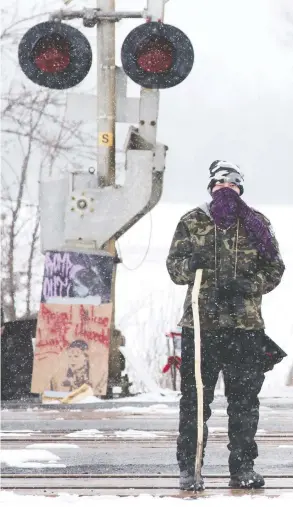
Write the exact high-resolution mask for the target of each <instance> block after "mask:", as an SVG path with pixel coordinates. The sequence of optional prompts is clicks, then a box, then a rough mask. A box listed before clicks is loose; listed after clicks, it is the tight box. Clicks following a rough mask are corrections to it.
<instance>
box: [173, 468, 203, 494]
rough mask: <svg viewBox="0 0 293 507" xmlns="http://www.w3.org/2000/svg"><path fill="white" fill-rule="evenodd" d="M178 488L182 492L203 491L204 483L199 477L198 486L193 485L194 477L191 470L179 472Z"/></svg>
mask: <svg viewBox="0 0 293 507" xmlns="http://www.w3.org/2000/svg"><path fill="white" fill-rule="evenodd" d="M179 488H180V489H181V490H183V491H194V490H196V491H202V490H203V489H204V481H203V478H202V476H200V482H199V484H195V476H194V471H193V470H182V471H181V472H180V479H179Z"/></svg>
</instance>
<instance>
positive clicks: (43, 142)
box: [0, 0, 96, 319]
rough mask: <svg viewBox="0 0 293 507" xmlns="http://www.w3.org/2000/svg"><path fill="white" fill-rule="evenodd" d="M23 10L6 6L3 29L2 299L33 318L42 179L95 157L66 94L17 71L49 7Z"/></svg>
mask: <svg viewBox="0 0 293 507" xmlns="http://www.w3.org/2000/svg"><path fill="white" fill-rule="evenodd" d="M49 3H50V2H49ZM53 3H54V2H52V0H51V4H53ZM4 4H5V2H4ZM20 7H22V4H17V3H13V4H11V2H9V3H8V2H6V6H5V5H4V6H3V7H2V9H1V14H2V20H4V23H2V32H1V34H0V39H1V42H2V60H3V61H5V63H6V65H5V66H3V67H4V68H5V69H6V70H5V73H6V75H5V76H4V79H3V86H2V90H3V91H2V96H1V103H2V111H1V116H2V122H1V134H2V135H1V137H2V171H1V180H2V181H1V183H2V203H3V204H2V214H1V243H2V260H1V264H2V280H3V283H2V294H1V304H2V308H3V310H4V314H5V317H6V318H8V319H15V318H16V317H20V316H23V315H27V316H28V315H30V314H31V313H32V312H35V311H36V305H37V304H38V299H39V296H37V295H36V284H37V281H38V283H40V280H41V271H42V269H41V266H42V257H41V254H40V244H39V231H40V222H39V206H38V187H39V181H40V177H42V174H46V175H47V176H54V175H58V174H60V173H62V172H63V171H66V170H68V168H69V167H72V166H73V167H74V168H75V169H76V170H80V169H83V167H84V165H85V164H87V165H91V164H92V161H93V160H95V158H96V147H95V145H96V142H95V132H88V131H86V126H84V125H82V123H81V122H70V121H68V120H67V116H66V112H67V96H66V93H65V92H62V91H60V92H59V91H58V92H54V91H52V90H48V89H42V88H39V87H37V86H35V85H33V84H32V83H30V82H29V81H28V80H27V79H26V78H25V77H24V76H23V75H22V74H20V71H19V70H18V67H17V61H16V60H17V44H18V42H19V40H20V38H21V37H22V35H23V34H24V32H25V31H26V30H27V29H28V27H29V26H31V25H32V24H34V23H36V22H40V21H42V20H43V19H42V18H44V16H46V18H47V15H46V11H48V10H49V8H50V7H51V5H48V2H47V3H46V4H45V3H44V2H43V8H44V7H45V8H44V10H43V13H42V14H40V12H41V7H40V4H37V3H36V5H35V6H34V7H32V9H31V11H30V12H29V15H28V16H25V17H23V18H21V17H20V16H19V8H20ZM7 69H8V70H7ZM20 76H21V77H20ZM85 169H87V167H85Z"/></svg>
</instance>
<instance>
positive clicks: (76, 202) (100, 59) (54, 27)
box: [18, 0, 194, 385]
mask: <svg viewBox="0 0 293 507" xmlns="http://www.w3.org/2000/svg"><path fill="white" fill-rule="evenodd" d="M167 1H168V0H148V1H147V7H146V9H145V10H143V11H141V12H140V11H138V12H130V11H129V12H118V11H116V10H115V0H97V8H93V9H83V10H81V11H78V10H77V11H73V10H72V11H71V10H69V9H65V10H60V11H59V12H55V13H53V14H52V15H51V16H50V20H49V21H47V22H43V23H39V24H37V25H35V26H33V27H32V28H30V29H29V30H28V31H27V32H26V33H25V35H24V36H23V38H22V40H21V42H20V44H19V49H18V58H19V64H20V66H21V69H22V71H23V72H24V74H25V75H26V76H27V77H28V79H30V80H31V81H32V82H34V83H35V84H37V85H39V86H44V87H47V88H51V89H55V90H66V89H70V88H72V87H74V86H76V85H78V84H79V83H81V82H82V81H83V80H84V79H85V77H86V76H87V74H88V72H89V70H90V68H91V66H92V50H91V46H90V44H89V42H88V40H87V38H86V37H85V36H84V35H83V34H82V33H81V32H80V31H79V30H78V29H76V28H74V27H72V26H70V25H69V24H68V23H66V22H64V21H66V20H67V21H68V20H71V19H76V18H80V19H82V21H83V24H84V26H85V27H95V26H96V27H97V97H96V100H97V127H98V150H97V168H90V169H87V168H85V169H84V170H83V171H80V172H77V171H76V170H75V169H74V168H72V170H70V171H68V173H67V174H65V175H64V176H63V177H62V178H61V179H60V177H59V179H57V180H53V179H49V178H45V179H44V180H41V183H40V209H41V244H42V250H43V251H44V252H45V251H50V250H57V251H58V250H59V251H71V250H73V249H74V251H81V252H86V253H89V254H90V253H97V252H98V251H100V250H107V251H108V252H109V253H110V254H111V255H113V256H114V255H115V253H116V250H115V240H117V239H118V238H119V237H120V236H121V235H122V234H124V233H125V232H126V231H127V230H128V229H130V227H132V226H133V225H134V224H135V223H136V222H137V221H138V220H140V219H141V218H142V217H143V216H144V215H145V214H146V213H147V212H149V211H150V210H151V209H152V208H153V207H154V206H155V205H156V204H157V203H158V201H159V200H160V197H161V194H162V190H163V173H164V170H165V157H166V151H167V146H165V145H164V144H162V143H159V142H157V122H158V113H159V90H161V89H165V88H171V87H174V86H177V85H178V84H180V83H182V81H184V80H185V79H186V78H187V76H188V75H189V73H190V71H191V70H192V67H193V64H194V51H193V47H192V44H191V42H190V40H189V38H188V37H187V36H186V35H185V34H184V33H183V32H182V31H181V30H179V29H178V28H176V27H175V26H172V25H169V24H164V22H163V20H164V10H165V3H166V2H167ZM124 18H133V19H140V20H142V21H144V23H142V24H140V25H138V26H137V27H136V28H134V29H133V30H132V31H131V32H130V33H129V34H128V36H127V37H126V39H125V41H124V43H123V45H122V48H121V62H122V68H119V67H117V66H116V65H115V24H116V22H118V21H120V20H122V19H124ZM127 77H128V78H130V79H131V80H132V81H134V82H135V83H137V84H138V85H139V86H140V87H141V91H140V98H138V99H136V98H131V97H127V95H126V84H127ZM119 122H122V123H130V124H131V125H130V127H129V131H128V135H127V139H126V141H125V145H124V146H125V152H126V167H125V169H126V172H125V174H126V178H125V183H124V185H123V186H121V187H118V186H117V185H116V184H115V124H116V123H119ZM112 285H113V290H112V296H113V301H114V300H115V293H114V289H115V275H114V279H113V284H112ZM114 335H115V333H114V322H113V332H112V335H111V345H110V374H109V375H110V378H109V380H110V385H111V384H112V385H117V382H118V381H119V375H120V371H119V365H118V355H119V354H118V350H119V345H121V343H119V340H116V338H115V337H114ZM116 335H117V333H116ZM115 340H116V341H115Z"/></svg>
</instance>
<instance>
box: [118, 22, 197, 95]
mask: <svg viewBox="0 0 293 507" xmlns="http://www.w3.org/2000/svg"><path fill="white" fill-rule="evenodd" d="M121 61H122V66H123V69H124V72H125V73H126V74H127V75H128V76H129V77H130V79H132V81H134V82H135V83H137V84H139V85H140V86H143V87H144V88H155V89H160V88H171V87H173V86H176V85H178V84H180V83H181V82H182V81H183V80H184V79H185V78H186V77H187V76H188V74H189V73H190V71H191V69H192V67H193V62H194V52H193V47H192V44H191V42H190V40H189V38H188V37H187V36H186V35H185V34H184V33H183V32H182V31H181V30H179V29H178V28H176V27H175V26H171V25H165V24H163V23H161V22H151V23H146V24H144V25H140V26H138V27H136V28H134V30H132V31H131V32H130V33H129V34H128V36H127V37H126V39H125V41H124V43H123V46H122V50H121Z"/></svg>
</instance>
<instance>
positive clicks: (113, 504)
mask: <svg viewBox="0 0 293 507" xmlns="http://www.w3.org/2000/svg"><path fill="white" fill-rule="evenodd" d="M0 500H1V503H2V505H3V506H4V505H5V507H18V506H20V505H21V507H39V506H40V505H42V507H66V506H69V505H70V506H74V507H96V506H97V505H99V507H137V506H138V505H148V506H150V507H184V506H185V507H186V505H187V504H186V502H187V501H188V500H185V499H179V498H170V497H163V498H158V497H154V496H151V495H139V496H138V497H133V496H128V497H117V496H111V495H109V496H88V497H86V496H84V497H78V496H76V495H68V494H62V495H60V496H59V497H55V498H50V497H42V496H32V495H27V496H21V495H16V494H15V493H11V492H6V491H2V492H1V493H0ZM292 502H293V493H283V494H281V496H280V497H278V498H268V497H264V496H261V495H260V494H258V495H255V496H254V495H253V494H248V495H245V496H242V497H239V496H238V497H235V496H234V497H227V496H224V495H215V496H211V497H206V498H198V499H197V500H196V505H197V507H198V506H199V505H200V506H202V507H219V505H222V503H224V504H225V505H226V506H227V507H290V506H291V505H292Z"/></svg>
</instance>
